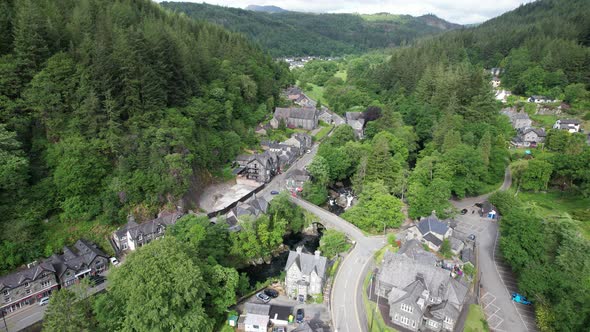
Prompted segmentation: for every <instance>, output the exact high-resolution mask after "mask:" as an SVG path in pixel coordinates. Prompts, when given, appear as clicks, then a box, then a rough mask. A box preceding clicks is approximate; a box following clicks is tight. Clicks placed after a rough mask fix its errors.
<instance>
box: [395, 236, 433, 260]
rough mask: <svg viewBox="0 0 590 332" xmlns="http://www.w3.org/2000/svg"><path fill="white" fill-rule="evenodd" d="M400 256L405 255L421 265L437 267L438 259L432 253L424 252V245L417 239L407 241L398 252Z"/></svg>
mask: <svg viewBox="0 0 590 332" xmlns="http://www.w3.org/2000/svg"><path fill="white" fill-rule="evenodd" d="M398 254H400V255H405V256H406V257H409V258H411V259H413V260H415V261H417V262H419V263H421V264H425V265H432V266H434V265H436V262H437V261H438V258H437V257H436V255H435V254H433V253H431V252H430V251H426V250H424V247H423V246H422V243H420V241H418V240H416V239H412V240H409V241H406V242H405V243H404V244H403V245H402V247H401V248H400V249H399V250H398Z"/></svg>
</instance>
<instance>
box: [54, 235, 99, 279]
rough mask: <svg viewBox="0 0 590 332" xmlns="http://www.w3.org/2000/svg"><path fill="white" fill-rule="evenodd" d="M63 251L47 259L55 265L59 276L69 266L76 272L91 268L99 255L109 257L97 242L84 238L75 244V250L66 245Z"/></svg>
mask: <svg viewBox="0 0 590 332" xmlns="http://www.w3.org/2000/svg"><path fill="white" fill-rule="evenodd" d="M63 252H64V253H63V254H62V255H55V254H54V255H52V256H51V257H49V258H48V259H47V260H46V262H47V263H49V264H51V265H52V266H53V268H54V269H55V272H56V273H57V275H58V276H61V275H62V274H63V273H64V272H65V271H66V270H67V269H68V268H69V269H71V270H73V271H75V272H79V271H81V270H82V269H87V268H90V265H91V264H92V262H93V261H94V259H95V258H96V257H98V256H100V257H104V258H108V257H109V256H108V255H107V254H105V253H104V252H103V251H102V250H100V249H99V248H98V246H97V245H96V244H94V243H92V242H90V241H87V240H84V239H80V240H78V241H77V242H76V243H75V244H74V250H72V248H69V247H67V246H65V247H64V248H63Z"/></svg>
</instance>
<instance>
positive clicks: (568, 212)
mask: <svg viewBox="0 0 590 332" xmlns="http://www.w3.org/2000/svg"><path fill="white" fill-rule="evenodd" d="M518 197H519V198H520V199H521V200H522V201H523V202H526V203H528V204H529V205H530V206H532V207H534V209H535V211H536V212H537V213H538V214H539V215H540V216H542V217H545V218H548V219H560V218H572V219H575V220H579V221H580V228H581V229H582V232H583V234H584V235H585V236H586V238H588V239H590V197H589V198H584V197H581V196H574V195H571V194H568V193H562V192H559V191H549V192H547V193H530V192H519V193H518Z"/></svg>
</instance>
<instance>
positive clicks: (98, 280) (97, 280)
mask: <svg viewBox="0 0 590 332" xmlns="http://www.w3.org/2000/svg"><path fill="white" fill-rule="evenodd" d="M88 280H89V281H90V285H91V286H92V287H94V286H98V285H100V284H102V283H103V282H104V281H105V280H106V278H105V277H103V276H100V275H95V276H90V277H88Z"/></svg>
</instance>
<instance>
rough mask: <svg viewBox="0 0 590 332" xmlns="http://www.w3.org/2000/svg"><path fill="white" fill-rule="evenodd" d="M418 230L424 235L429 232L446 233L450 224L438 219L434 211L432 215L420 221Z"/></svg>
mask: <svg viewBox="0 0 590 332" xmlns="http://www.w3.org/2000/svg"><path fill="white" fill-rule="evenodd" d="M418 230H419V231H420V233H422V235H425V234H428V233H436V234H440V235H445V234H446V232H447V231H448V230H449V226H448V225H447V224H446V223H444V222H442V221H440V220H438V218H437V217H436V215H435V214H434V213H432V214H431V215H430V216H428V217H426V218H422V219H421V220H420V222H419V223H418Z"/></svg>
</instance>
